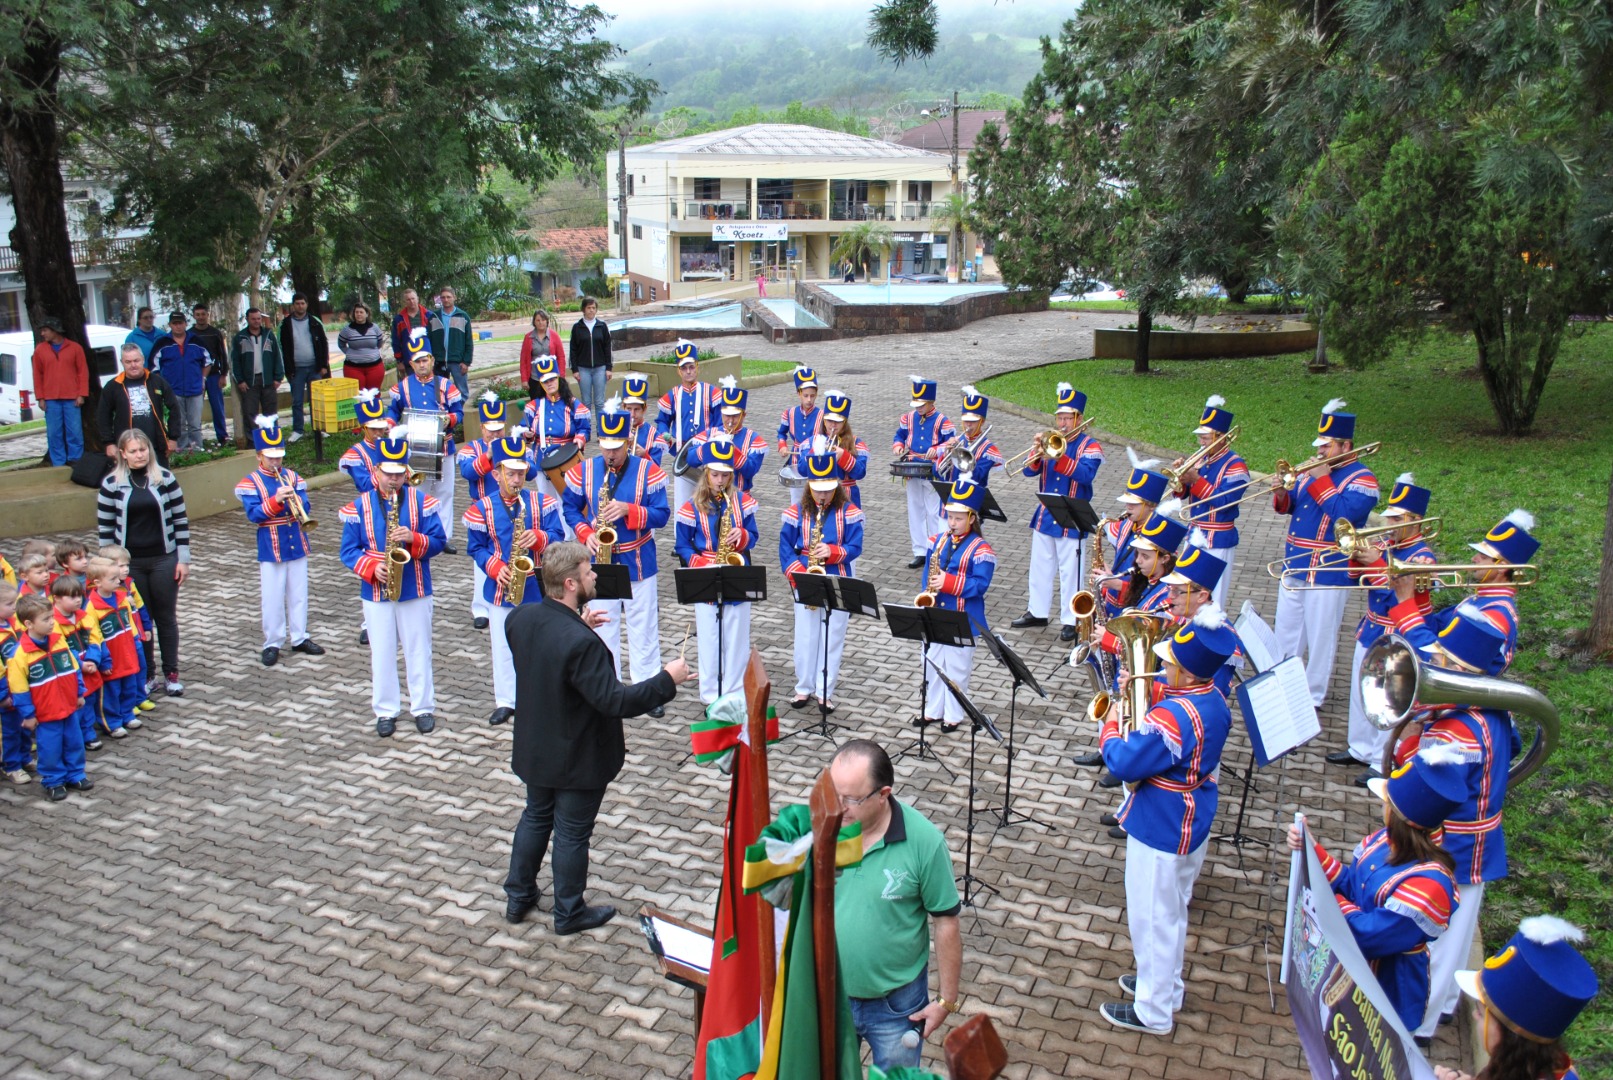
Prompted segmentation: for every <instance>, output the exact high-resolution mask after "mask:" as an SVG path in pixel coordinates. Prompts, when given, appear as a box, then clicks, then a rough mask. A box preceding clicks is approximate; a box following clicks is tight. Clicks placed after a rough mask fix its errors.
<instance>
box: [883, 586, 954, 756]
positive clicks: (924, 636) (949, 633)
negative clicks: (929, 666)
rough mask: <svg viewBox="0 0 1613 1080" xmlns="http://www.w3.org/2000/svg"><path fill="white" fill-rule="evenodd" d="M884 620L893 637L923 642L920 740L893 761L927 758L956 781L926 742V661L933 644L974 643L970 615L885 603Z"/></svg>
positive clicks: (920, 678)
mask: <svg viewBox="0 0 1613 1080" xmlns="http://www.w3.org/2000/svg"><path fill="white" fill-rule="evenodd" d="M885 621H886V622H887V623H888V624H889V625H890V628H891V637H893V638H901V639H902V640H904V641H917V642H919V643H920V649H919V720H918V728H919V737H918V738H917V739H915V740H914V741H913V742H912V743H910V744H908V745H907V746H905V747H903V748H902V749H901V750H899V751H897V752H896V753H895V754H892V755H891V759H892V760H897V759H900V758H903V757H905V756H907V755H908V754H913V755H914V756H916V757H920V758H928V759H929V760H931V761H933V762H935V763H936V764H937V765H939V766H941V770H942V771H943V772H945V773H946V774H947V775H948V776H950V777H952V779H954V780H956V779H957V778H958V774H957V773H956V772H954V771H953V770H952V769H950V768H948V767H947V763H946V762H944V761H942V760H941V758H940V757H939V756H938V755H937V754H936V753H935V751H934V750H932V749H931V748H930V744H929V742H928V741H926V739H925V725H924V720H925V716H924V714H925V712H926V710H927V708H928V705H929V702H928V701H926V700H925V690H926V689H927V684H928V682H929V680H928V679H927V678H926V677H925V673H924V662H925V660H927V659H928V658H929V654H930V646H931V645H953V646H958V647H962V646H966V645H973V644H974V641H975V636H974V629H973V628H972V627H971V626H970V625H969V615H968V613H967V612H963V611H951V610H948V609H944V608H935V607H908V606H906V605H902V604H886V605H885Z"/></svg>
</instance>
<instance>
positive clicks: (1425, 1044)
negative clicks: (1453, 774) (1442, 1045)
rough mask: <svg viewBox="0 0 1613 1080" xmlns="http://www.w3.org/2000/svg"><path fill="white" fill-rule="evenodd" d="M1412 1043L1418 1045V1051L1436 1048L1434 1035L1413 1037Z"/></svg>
mask: <svg viewBox="0 0 1613 1080" xmlns="http://www.w3.org/2000/svg"><path fill="white" fill-rule="evenodd" d="M1411 1041H1412V1042H1414V1043H1416V1044H1417V1049H1419V1050H1431V1049H1433V1047H1434V1037H1433V1036H1432V1035H1413V1036H1412V1037H1411Z"/></svg>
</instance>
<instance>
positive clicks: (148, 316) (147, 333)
mask: <svg viewBox="0 0 1613 1080" xmlns="http://www.w3.org/2000/svg"><path fill="white" fill-rule="evenodd" d="M160 337H162V331H161V330H158V329H157V313H156V312H155V311H152V310H151V309H150V308H148V307H143V308H141V309H140V310H139V311H137V312H135V314H134V329H133V330H130V331H129V336H128V337H126V338H124V339H123V341H124V343H125V344H128V345H138V346H140V358H141V359H142V360H150V359H151V350H152V349H153V348H155V347H156V344H157V339H158V338H160Z"/></svg>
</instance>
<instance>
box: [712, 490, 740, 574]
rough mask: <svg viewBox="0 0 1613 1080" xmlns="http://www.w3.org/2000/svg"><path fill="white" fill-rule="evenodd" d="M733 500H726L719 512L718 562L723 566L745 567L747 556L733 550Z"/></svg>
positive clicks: (723, 501)
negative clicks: (730, 504)
mask: <svg viewBox="0 0 1613 1080" xmlns="http://www.w3.org/2000/svg"><path fill="white" fill-rule="evenodd" d="M732 501H733V500H730V499H728V498H726V497H725V498H724V499H723V500H722V502H721V504H720V506H719V507H718V510H717V562H718V563H719V564H720V565H722V566H744V565H745V556H744V555H742V554H740V553H739V552H737V551H735V550H734V548H733V542H734V541H733V530H734V525H733V520H732V519H733V517H734V513H733V511H732V510H730V508H729V503H730V502H732Z"/></svg>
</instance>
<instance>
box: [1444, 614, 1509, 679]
mask: <svg viewBox="0 0 1613 1080" xmlns="http://www.w3.org/2000/svg"><path fill="white" fill-rule="evenodd" d="M1506 640H1507V639H1506V636H1505V635H1504V634H1502V632H1501V628H1500V627H1499V626H1497V625H1495V623H1493V622H1491V621H1490V617H1489V616H1488V615H1486V614H1484V609H1483V608H1481V607H1479V606H1478V605H1477V604H1475V603H1473V602H1472V601H1471V600H1464V601H1462V602H1461V603H1460V604H1457V605H1456V606H1455V607H1454V608H1449V609H1447V614H1446V618H1445V625H1443V626H1441V627H1440V628H1439V631H1438V633H1437V634H1435V636H1434V647H1435V648H1436V649H1439V650H1440V651H1441V652H1443V653H1444V654H1445V655H1446V656H1448V657H1450V658H1451V659H1452V660H1455V661H1456V662H1457V663H1458V664H1460V665H1462V666H1463V667H1464V668H1467V669H1468V670H1469V671H1488V670H1490V665H1491V664H1492V663H1494V661H1495V659H1496V657H1498V656H1500V655H1501V650H1502V647H1503V646H1505V645H1506Z"/></svg>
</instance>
